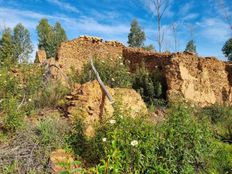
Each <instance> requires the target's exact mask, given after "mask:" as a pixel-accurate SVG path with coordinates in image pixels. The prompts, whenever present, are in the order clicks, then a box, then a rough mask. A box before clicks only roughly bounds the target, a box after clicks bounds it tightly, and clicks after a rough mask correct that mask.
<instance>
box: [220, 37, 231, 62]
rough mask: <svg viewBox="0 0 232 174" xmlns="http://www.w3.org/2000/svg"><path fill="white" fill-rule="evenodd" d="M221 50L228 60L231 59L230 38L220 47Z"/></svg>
mask: <svg viewBox="0 0 232 174" xmlns="http://www.w3.org/2000/svg"><path fill="white" fill-rule="evenodd" d="M222 52H223V54H224V55H225V56H226V57H227V58H228V60H229V61H232V38H230V39H229V40H227V41H226V43H225V45H224V46H223V48H222Z"/></svg>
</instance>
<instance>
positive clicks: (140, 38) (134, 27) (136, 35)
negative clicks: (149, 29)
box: [128, 19, 146, 47]
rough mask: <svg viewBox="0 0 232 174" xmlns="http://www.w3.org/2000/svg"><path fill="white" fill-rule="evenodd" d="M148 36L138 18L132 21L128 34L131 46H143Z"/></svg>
mask: <svg viewBox="0 0 232 174" xmlns="http://www.w3.org/2000/svg"><path fill="white" fill-rule="evenodd" d="M145 40H146V36H145V33H144V31H142V29H141V27H140V26H139V23H138V21H137V20H136V19H134V20H133V21H132V22H131V28H130V33H129V35H128V44H129V47H143V45H144V41H145Z"/></svg>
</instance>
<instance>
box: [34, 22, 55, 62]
mask: <svg viewBox="0 0 232 174" xmlns="http://www.w3.org/2000/svg"><path fill="white" fill-rule="evenodd" d="M37 33H38V37H39V45H38V47H39V49H44V50H45V51H46V53H47V57H48V58H50V57H51V56H52V52H53V48H52V37H53V36H52V35H53V31H52V26H50V25H49V23H48V20H47V19H45V18H44V19H41V20H40V22H39V25H38V26H37Z"/></svg>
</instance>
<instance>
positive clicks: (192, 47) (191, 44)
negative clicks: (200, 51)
mask: <svg viewBox="0 0 232 174" xmlns="http://www.w3.org/2000/svg"><path fill="white" fill-rule="evenodd" d="M185 51H188V52H193V53H197V50H196V45H195V42H194V40H190V41H189V42H188V43H187V45H186V48H185Z"/></svg>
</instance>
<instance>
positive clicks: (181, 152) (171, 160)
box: [72, 104, 228, 174]
mask: <svg viewBox="0 0 232 174" xmlns="http://www.w3.org/2000/svg"><path fill="white" fill-rule="evenodd" d="M114 109H115V112H114V116H113V117H112V118H111V119H107V120H105V121H103V122H102V123H101V125H99V126H97V127H96V134H95V137H93V138H86V137H85V136H84V134H83V130H82V129H83V124H82V126H79V125H78V126H79V130H77V129H78V126H77V127H76V131H77V132H78V134H76V135H77V136H72V143H73V145H74V146H73V147H74V148H75V149H83V150H82V151H75V152H76V153H77V154H78V155H80V156H81V157H82V158H83V159H84V160H85V161H87V162H88V164H92V165H95V164H96V163H98V162H99V161H101V162H100V163H98V164H97V165H96V167H94V168H92V169H91V171H92V172H94V173H164V174H168V173H170V174H173V173H184V174H186V173H201V172H203V173H204V172H205V171H210V170H216V171H218V169H215V168H216V167H214V166H213V164H212V163H210V162H212V161H210V162H209V159H213V158H214V159H215V163H220V161H218V158H217V156H216V155H215V153H214V151H213V148H214V146H213V142H212V138H213V137H212V134H211V132H210V130H209V129H207V128H206V127H205V124H204V123H201V124H200V123H198V121H197V120H195V119H194V118H193V117H192V115H191V113H192V110H190V109H188V108H187V106H181V105H180V106H173V107H171V109H170V110H169V114H168V116H169V117H168V119H167V120H166V121H164V122H163V123H161V124H160V125H157V126H156V125H153V124H152V123H150V121H149V119H148V118H147V117H146V116H142V117H140V118H130V117H127V116H126V113H122V112H121V110H120V105H118V104H115V106H114ZM79 123H80V122H79ZM73 133H74V132H73ZM73 135H75V133H74V134H73ZM80 137H81V138H80ZM79 138H80V139H79ZM215 151H217V149H216V148H215ZM217 152H218V151H217ZM221 155H225V158H228V156H227V155H228V153H226V154H225V151H224V152H223V153H222V154H221ZM225 158H224V159H225ZM227 162H228V160H227ZM227 162H224V163H223V165H225V168H226V167H228V165H227ZM220 164H222V163H220Z"/></svg>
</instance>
